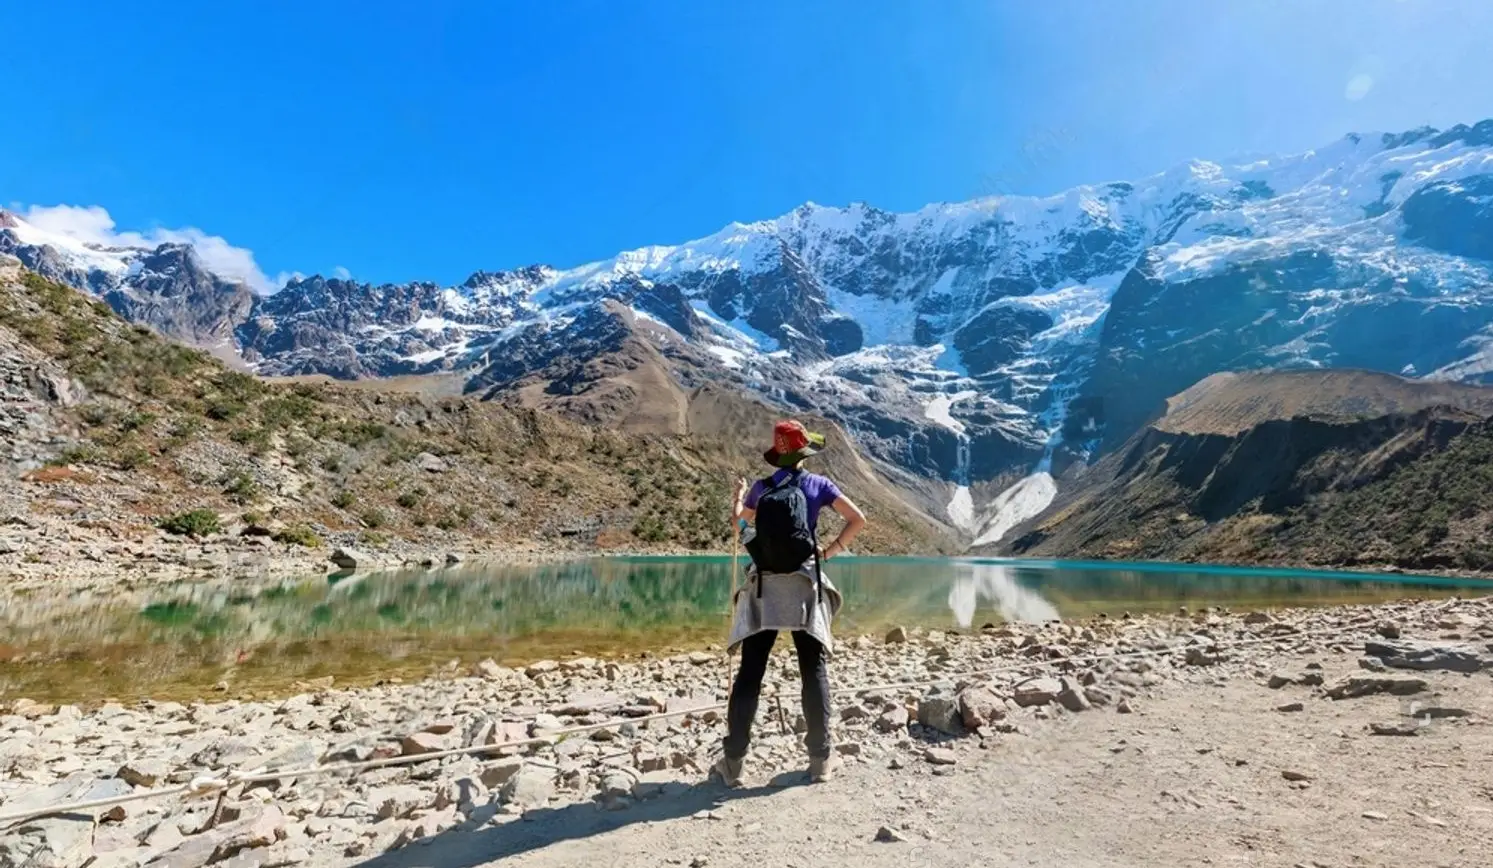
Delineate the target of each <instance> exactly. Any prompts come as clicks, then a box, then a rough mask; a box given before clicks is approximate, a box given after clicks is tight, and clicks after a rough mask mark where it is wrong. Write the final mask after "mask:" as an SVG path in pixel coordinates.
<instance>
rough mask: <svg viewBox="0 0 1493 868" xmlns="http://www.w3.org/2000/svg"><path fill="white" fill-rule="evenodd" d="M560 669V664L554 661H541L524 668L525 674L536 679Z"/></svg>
mask: <svg viewBox="0 0 1493 868" xmlns="http://www.w3.org/2000/svg"><path fill="white" fill-rule="evenodd" d="M559 668H560V664H559V663H556V662H555V661H553V660H539V661H536V662H534V663H530V664H529V665H528V666H526V667H524V674H525V675H527V676H529V677H530V678H535V677H538V676H540V675H548V674H549V673H551V672H555V671H557V670H559Z"/></svg>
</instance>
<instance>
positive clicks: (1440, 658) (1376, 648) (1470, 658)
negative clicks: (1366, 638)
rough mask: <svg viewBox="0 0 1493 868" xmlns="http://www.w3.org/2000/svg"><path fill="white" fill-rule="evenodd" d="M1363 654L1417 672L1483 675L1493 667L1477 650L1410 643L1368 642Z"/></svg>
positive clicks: (1491, 660)
mask: <svg viewBox="0 0 1493 868" xmlns="http://www.w3.org/2000/svg"><path fill="white" fill-rule="evenodd" d="M1363 650H1364V653H1365V654H1367V655H1369V656H1370V657H1374V658H1377V659H1379V660H1380V661H1382V662H1383V664H1384V665H1385V666H1388V667H1389V668H1391V669H1414V670H1417V671H1421V672H1432V671H1442V672H1480V671H1482V670H1483V669H1484V668H1486V667H1488V666H1490V665H1493V659H1488V658H1485V657H1484V656H1483V655H1482V654H1480V653H1479V652H1478V651H1477V650H1476V649H1473V648H1469V647H1465V646H1462V647H1457V646H1447V645H1425V644H1415V643H1410V642H1398V643H1387V642H1365V643H1364V646H1363Z"/></svg>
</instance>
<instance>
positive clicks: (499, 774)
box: [477, 757, 524, 790]
mask: <svg viewBox="0 0 1493 868" xmlns="http://www.w3.org/2000/svg"><path fill="white" fill-rule="evenodd" d="M523 767H524V761H523V760H522V759H519V758H518V757H509V758H506V759H500V760H498V761H496V762H491V763H488V764H487V765H484V766H483V767H482V770H481V771H480V772H478V773H477V778H478V780H480V781H482V785H483V786H485V787H487V788H488V789H489V790H497V789H501V788H502V786H503V785H504V784H506V783H508V782H509V781H510V780H512V779H513V776H514V775H516V774H518V773H519V771H520V770H521V769H523Z"/></svg>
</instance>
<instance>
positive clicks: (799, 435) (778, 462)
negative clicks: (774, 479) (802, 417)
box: [762, 419, 824, 467]
mask: <svg viewBox="0 0 1493 868" xmlns="http://www.w3.org/2000/svg"><path fill="white" fill-rule="evenodd" d="M823 449H824V435H823V434H816V433H814V432H813V431H810V430H809V429H808V428H805V427H804V423H802V422H799V421H796V420H793V419H786V420H784V421H782V422H779V423H778V424H776V425H774V426H772V448H771V449H769V450H767V451H766V452H764V453H762V457H763V458H765V459H766V460H767V463H768V464H771V465H772V466H773V467H792V466H793V465H795V464H797V463H798V462H800V461H802V460H804V459H805V458H808V457H809V456H810V455H818V454H819V453H820V452H821V451H823Z"/></svg>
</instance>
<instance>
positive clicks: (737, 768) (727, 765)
mask: <svg viewBox="0 0 1493 868" xmlns="http://www.w3.org/2000/svg"><path fill="white" fill-rule="evenodd" d="M742 765H743V763H742V761H741V760H739V759H731V758H730V757H725V756H723V757H721V758H720V760H718V761H717V762H716V764H715V765H713V766H711V767H710V773H711V774H712V775H714V776H715V777H717V778H719V779H720V782H721V783H723V784H725V785H726V786H728V787H733V788H734V787H739V786H741V767H742Z"/></svg>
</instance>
